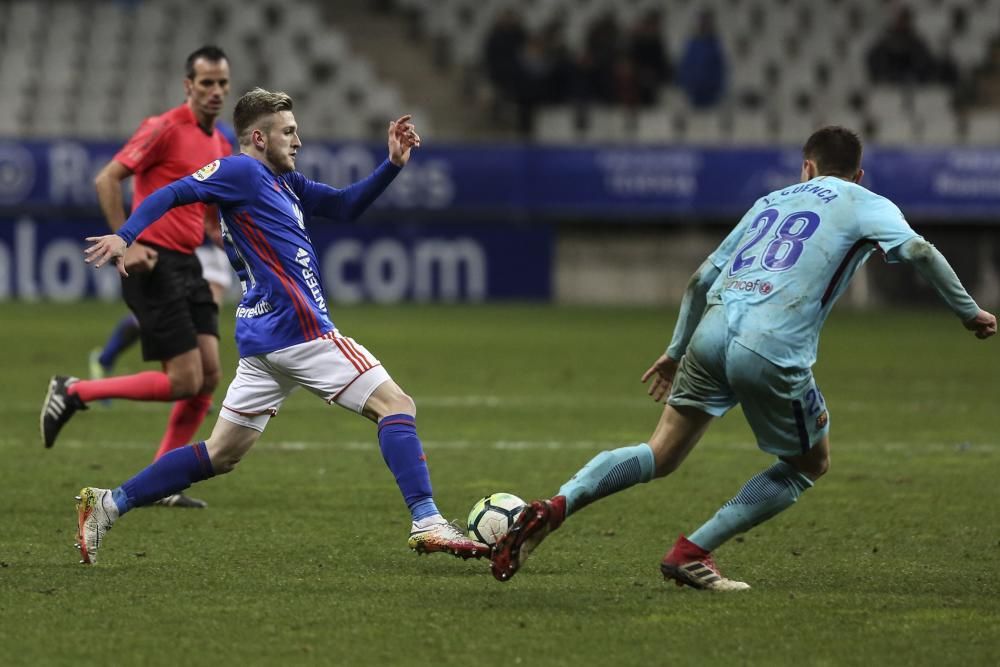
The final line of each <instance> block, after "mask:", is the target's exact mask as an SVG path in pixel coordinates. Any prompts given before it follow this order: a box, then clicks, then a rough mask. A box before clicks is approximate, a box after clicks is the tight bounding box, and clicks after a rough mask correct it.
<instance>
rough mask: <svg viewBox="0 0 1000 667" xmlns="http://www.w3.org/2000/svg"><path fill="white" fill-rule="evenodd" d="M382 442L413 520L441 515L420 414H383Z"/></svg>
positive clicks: (387, 463) (384, 455)
mask: <svg viewBox="0 0 1000 667" xmlns="http://www.w3.org/2000/svg"><path fill="white" fill-rule="evenodd" d="M378 445H379V448H380V449H381V450H382V458H383V459H385V464H386V465H387V466H389V470H391V471H392V474H393V475H395V477H396V484H397V485H398V486H399V490H400V492H402V494H403V500H405V501H406V506H407V507H408V508H409V509H410V514H411V515H412V517H413V520H414V521H420V520H421V519H426V518H427V517H429V516H434V515H435V514H438V513H439V512H438V509H437V506H435V505H434V494H433V491H432V490H431V473H430V470H428V469H427V457H426V456H425V455H424V448H423V446H422V445H421V444H420V438H419V437H417V420H416V417H413V416H412V415H406V414H398V415H388V416H386V417H383V418H382V420H381V421H379V423H378Z"/></svg>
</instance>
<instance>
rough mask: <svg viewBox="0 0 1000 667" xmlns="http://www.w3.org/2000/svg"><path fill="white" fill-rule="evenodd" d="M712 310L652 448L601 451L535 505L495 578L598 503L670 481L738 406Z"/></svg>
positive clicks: (502, 549) (498, 552) (506, 544)
mask: <svg viewBox="0 0 1000 667" xmlns="http://www.w3.org/2000/svg"><path fill="white" fill-rule="evenodd" d="M723 324H724V322H723V321H722V320H721V310H718V309H716V310H712V309H710V310H709V311H708V312H707V313H706V315H705V317H704V318H703V320H702V324H701V325H699V327H698V330H697V331H696V332H695V335H694V337H693V338H692V341H691V345H690V348H689V350H688V353H687V354H685V355H684V357H683V359H682V360H681V363H680V366H679V367H678V370H677V373H676V374H675V377H674V382H673V386H672V389H671V393H670V398H669V400H668V404H667V405H666V406H665V407H664V410H663V413H662V414H661V415H660V420H659V422H658V423H657V426H656V429H655V430H654V431H653V435H652V436H651V437H650V439H649V442H648V443H640V444H638V445H632V446H628V447H621V448H618V449H615V450H611V451H605V452H601V453H600V454H598V455H597V456H595V457H594V458H593V459H591V460H590V461H589V462H588V463H587V464H586V465H585V466H584V467H583V468H581V469H580V470H579V471H578V472H577V473H576V474H575V475H573V476H572V477H571V478H570V479H569V480H568V481H567V482H566V483H564V484H563V485H562V486H561V487H560V489H559V491H558V492H557V493H556V495H555V496H553V497H552V498H551V499H549V500H536V501H533V502H532V503H531V504H530V506H529V507H528V508H526V509H525V511H524V512H522V513H521V515H520V516H519V517H518V519H517V521H515V522H514V525H513V526H512V528H511V530H510V532H509V533H508V534H507V535H506V536H504V537H503V538H501V539H500V540H499V541H498V542H497V544H496V545H495V547H494V550H493V556H492V561H493V562H492V571H493V576H494V577H496V578H497V579H498V580H499V581H507V580H509V579H510V578H511V577H512V576H514V574H515V573H516V572H517V571H518V569H519V568H520V567H521V565H522V564H523V562H524V561H525V560H526V559H527V557H528V555H529V554H530V553H531V552H532V551H533V550H534V549H535V548H537V546H538V545H539V544H540V543H541V542H542V540H544V539H545V537H546V536H548V534H549V533H551V532H552V531H553V530H555V529H557V528H559V527H560V526H561V525H562V523H563V521H564V520H565V519H566V517H568V516H569V515H570V514H572V513H574V512H576V511H578V510H580V509H582V508H584V507H586V506H587V505H589V504H590V503H592V502H594V501H595V500H599V499H600V498H604V497H606V496H608V495H611V494H613V493H617V492H619V491H623V490H625V489H627V488H630V487H632V486H634V485H635V484H640V483H644V482H648V481H650V480H651V479H653V478H654V477H665V476H667V475H669V474H670V473H671V472H673V471H674V470H676V469H677V468H678V466H680V464H681V463H682V462H683V461H684V459H685V458H686V457H687V455H688V454H689V453H690V452H691V450H692V449H693V448H694V446H695V445H696V444H697V443H698V441H699V440H700V439H701V437H702V436H703V435H704V433H705V431H706V430H707V429H708V426H709V424H710V423H711V421H712V419H713V418H714V417H717V416H721V415H723V414H725V413H726V411H727V410H729V409H730V408H731V407H732V406H733V405H735V402H736V399H735V395H734V394H733V392H732V390H731V389H730V388H729V386H728V385H727V383H726V380H725V340H726V335H725V331H726V330H725V327H724V326H721V325H723Z"/></svg>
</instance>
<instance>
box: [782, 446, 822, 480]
mask: <svg viewBox="0 0 1000 667" xmlns="http://www.w3.org/2000/svg"><path fill="white" fill-rule="evenodd" d="M788 463H790V464H791V465H792V467H793V468H795V469H796V470H798V471H799V472H800V473H802V474H803V475H805V476H806V477H808V478H809V479H811V480H812V481H814V482H815V481H816V480H818V479H819V478H820V477H822V476H823V475H825V474H826V473H827V472H829V470H830V455H829V454H826V453H824V454H823V455H822V456H815V457H809V458H799V459H795V460H791V461H788Z"/></svg>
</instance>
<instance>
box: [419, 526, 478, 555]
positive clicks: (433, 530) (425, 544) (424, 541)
mask: <svg viewBox="0 0 1000 667" xmlns="http://www.w3.org/2000/svg"><path fill="white" fill-rule="evenodd" d="M407 546H409V547H410V548H411V549H413V550H414V551H416V552H417V553H418V554H430V553H436V552H441V553H449V554H451V555H453V556H457V557H458V558H462V559H469V558H488V557H489V555H490V547H489V545H486V544H483V543H482V542H476V541H475V540H470V539H469V538H468V537H466V535H465V533H464V532H463V531H462V530H461V529H460V528H459V527H458V526H456V525H455V524H454V523H448V522H447V521H445V520H444V519H442V520H441V523H434V524H431V525H429V526H424V527H417V526H416V525H413V526H411V529H410V539H409V540H407Z"/></svg>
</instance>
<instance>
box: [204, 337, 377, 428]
mask: <svg viewBox="0 0 1000 667" xmlns="http://www.w3.org/2000/svg"><path fill="white" fill-rule="evenodd" d="M389 379H390V378H389V373H388V372H387V371H386V370H385V369H384V368H383V367H382V365H381V364H380V363H379V361H378V359H376V358H375V357H373V356H372V355H371V353H370V352H368V350H366V349H365V348H364V346H362V345H359V344H358V343H356V342H354V340H353V339H352V338H346V337H345V336H341V335H340V332H338V331H336V330H334V331H331V332H330V333H328V334H326V335H324V336H321V337H320V338H316V339H314V340H311V341H308V342H306V343H299V344H298V345H293V346H291V347H286V348H285V349H283V350H277V351H275V352H268V353H267V354H261V355H257V356H255V357H243V358H241V359H240V363H239V365H238V366H237V368H236V377H235V378H234V379H233V381H232V382H231V383H230V384H229V390H228V391H227V392H226V398H225V400H224V401H223V402H222V409H221V410H220V411H219V416H220V417H222V418H223V419H225V420H227V421H230V422H232V423H234V424H239V425H240V426H246V427H247V428H252V429H254V430H256V431H262V432H263V430H264V427H265V426H267V422H268V420H269V419H270V418H271V417H273V416H274V415H276V414H278V408H280V407H281V404H282V403H283V402H284V400H285V399H286V398H287V397H288V395H289V394H291V393H292V392H293V391H294V390H295V389H297V388H298V387H305V388H306V389H308V390H309V391H311V392H312V393H314V394H316V395H317V396H319V397H320V398H322V399H323V400H324V401H326V402H327V403H336V404H337V405H339V406H341V407H343V408H347V409H348V410H353V411H354V412H357V413H359V414H360V413H361V411H362V410H363V409H364V407H365V403H366V402H367V401H368V397H369V396H371V395H372V392H374V391H375V389H377V388H378V386H379V385H380V384H382V383H383V382H385V381H386V380H389Z"/></svg>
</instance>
